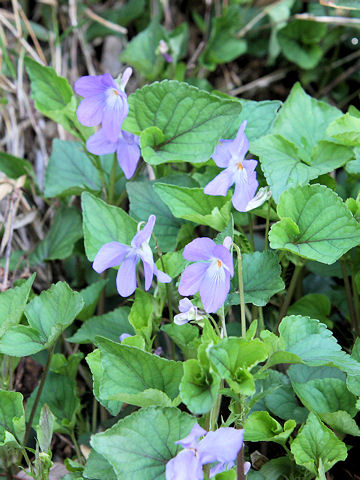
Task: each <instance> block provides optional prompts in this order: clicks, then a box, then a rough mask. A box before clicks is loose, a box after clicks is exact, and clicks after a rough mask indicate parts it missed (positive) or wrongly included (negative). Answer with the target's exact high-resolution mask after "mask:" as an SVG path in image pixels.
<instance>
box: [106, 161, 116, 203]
mask: <svg viewBox="0 0 360 480" xmlns="http://www.w3.org/2000/svg"><path fill="white" fill-rule="evenodd" d="M116 166H117V155H116V153H114V158H113V164H112V169H111V177H110V185H109V195H108V199H109V203H110V204H112V203H113V201H114V190H115V182H116Z"/></svg>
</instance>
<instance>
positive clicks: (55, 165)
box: [44, 138, 101, 197]
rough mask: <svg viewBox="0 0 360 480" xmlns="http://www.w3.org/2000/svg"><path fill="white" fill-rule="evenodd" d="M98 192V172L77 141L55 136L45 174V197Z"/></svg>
mask: <svg viewBox="0 0 360 480" xmlns="http://www.w3.org/2000/svg"><path fill="white" fill-rule="evenodd" d="M84 190H90V191H93V192H99V191H100V190H101V181H100V178H99V173H98V171H97V169H96V168H95V166H94V165H93V164H92V162H91V160H90V158H89V157H88V155H86V153H85V152H84V148H83V146H82V145H81V144H80V143H78V142H68V141H65V140H59V139H58V138H55V139H54V140H53V144H52V151H51V156H50V159H49V163H48V166H47V168H46V175H45V191H44V194H45V197H57V196H61V195H80V194H81V192H83V191H84Z"/></svg>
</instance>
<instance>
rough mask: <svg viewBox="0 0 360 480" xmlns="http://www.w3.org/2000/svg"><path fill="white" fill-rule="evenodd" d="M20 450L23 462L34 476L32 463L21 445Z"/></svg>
mask: <svg viewBox="0 0 360 480" xmlns="http://www.w3.org/2000/svg"><path fill="white" fill-rule="evenodd" d="M21 452H22V454H23V457H24V458H25V462H26V465H27V466H28V469H29V470H30V472H31V473H32V474H33V475H34V476H35V472H34V468H33V465H32V463H31V461H30V458H29V455H28V454H27V451H26V448H25V447H23V448H22V450H21Z"/></svg>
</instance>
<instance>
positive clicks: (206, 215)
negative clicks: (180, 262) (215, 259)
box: [154, 183, 231, 232]
mask: <svg viewBox="0 0 360 480" xmlns="http://www.w3.org/2000/svg"><path fill="white" fill-rule="evenodd" d="M154 190H155V192H156V193H157V194H158V195H159V196H160V198H161V199H162V201H163V202H164V203H166V204H167V205H168V206H169V208H170V210H171V212H172V214H173V215H174V217H177V218H183V219H185V220H190V221H192V222H194V223H198V224H200V225H208V226H209V227H212V228H214V229H215V230H218V231H219V232H221V231H222V230H223V229H224V228H225V227H226V225H227V224H228V223H229V220H230V211H231V202H230V200H229V198H228V197H220V196H211V195H205V193H204V192H203V189H202V188H188V187H178V186H177V185H169V184H166V183H156V184H155V185H154Z"/></svg>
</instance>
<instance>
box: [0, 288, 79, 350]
mask: <svg viewBox="0 0 360 480" xmlns="http://www.w3.org/2000/svg"><path fill="white" fill-rule="evenodd" d="M82 307H83V300H82V298H81V295H80V294H79V293H77V292H73V291H72V290H71V288H70V287H69V286H68V285H67V284H66V283H64V282H58V283H57V284H56V285H53V286H52V287H51V288H50V289H49V290H46V291H43V292H42V293H41V294H40V295H39V296H38V297H35V298H33V299H32V300H31V302H30V303H28V305H27V306H26V308H25V315H26V318H27V320H28V322H29V326H25V325H16V326H14V327H11V328H10V329H9V330H7V332H6V333H5V335H4V336H3V337H2V338H1V340H0V352H1V353H5V354H7V355H11V356H14V357H22V356H25V355H32V354H34V353H37V352H40V351H41V350H45V349H46V348H49V347H50V346H51V345H54V344H55V342H56V340H57V339H58V337H59V335H61V333H62V332H63V331H64V330H65V329H66V328H67V327H68V326H69V325H70V324H71V323H72V322H73V320H74V319H75V317H76V315H77V314H78V313H79V312H80V311H81V309H82Z"/></svg>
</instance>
